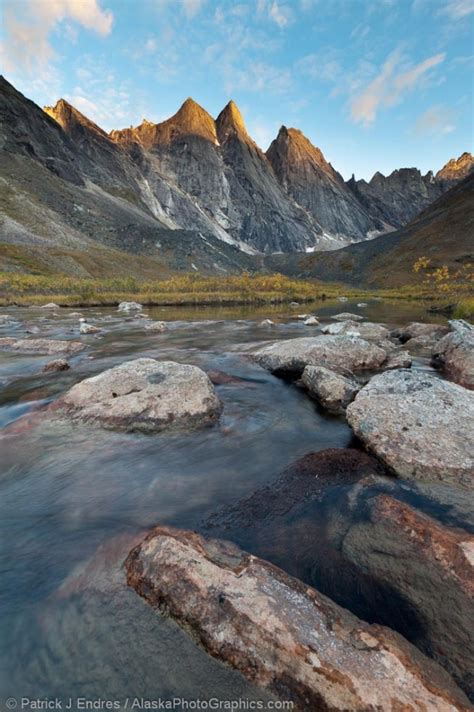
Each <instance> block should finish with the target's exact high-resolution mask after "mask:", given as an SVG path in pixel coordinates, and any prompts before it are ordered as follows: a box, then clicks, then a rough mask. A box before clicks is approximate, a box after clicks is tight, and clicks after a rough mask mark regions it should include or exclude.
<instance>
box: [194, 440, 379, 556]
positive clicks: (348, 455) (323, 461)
mask: <svg viewBox="0 0 474 712" xmlns="http://www.w3.org/2000/svg"><path fill="white" fill-rule="evenodd" d="M384 474H385V469H384V467H383V466H382V465H381V463H380V462H378V460H376V459H375V458H374V457H371V456H370V455H368V454H367V453H365V452H363V451H362V450H356V449H355V448H328V449H326V450H319V451H318V452H310V453H308V454H307V455H304V457H300V458H299V459H298V460H296V461H295V462H292V463H291V464H290V465H289V466H288V467H287V468H285V470H284V471H283V472H282V473H281V475H280V476H279V477H278V478H277V479H276V480H275V481H273V482H272V483H271V484H269V485H266V486H265V487H261V488H260V489H258V490H256V491H255V492H253V493H252V494H251V495H250V496H249V497H245V498H244V499H242V500H240V501H239V502H237V503H236V504H232V505H227V506H226V507H224V508H223V509H221V510H220V511H218V512H216V513H215V514H213V515H211V516H210V517H209V519H208V520H207V522H206V528H207V529H214V530H215V529H218V531H219V532H220V533H222V532H226V533H227V532H228V531H229V530H233V531H234V532H242V531H245V532H246V531H249V530H250V529H251V528H252V527H258V526H259V525H262V526H265V525H268V524H269V523H270V522H271V521H272V520H273V519H276V518H278V517H282V516H283V515H285V514H287V513H288V512H291V511H292V510H293V508H294V507H298V506H299V504H300V503H301V502H304V503H305V504H307V503H309V502H311V501H312V500H316V501H319V500H320V499H321V497H323V496H324V494H325V492H326V491H327V490H328V489H329V488H333V487H339V486H346V485H350V484H353V483H355V482H357V481H358V480H360V479H363V478H366V477H369V476H371V475H372V476H375V477H379V476H380V477H381V476H383V475H384ZM226 536H227V534H226ZM252 539H253V540H254V541H255V540H257V541H258V540H261V539H262V537H261V536H259V535H254V536H253V537H252ZM294 558H296V557H293V559H294Z"/></svg>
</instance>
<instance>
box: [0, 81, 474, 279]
mask: <svg viewBox="0 0 474 712" xmlns="http://www.w3.org/2000/svg"><path fill="white" fill-rule="evenodd" d="M0 122H1V125H0V128H1V134H0V142H1V147H2V153H1V166H0V181H1V183H2V187H3V190H2V192H1V195H0V209H1V214H0V269H1V268H2V267H3V268H7V269H39V270H41V271H43V270H44V269H51V270H54V271H64V272H67V273H71V274H77V275H83V276H85V275H87V274H88V273H91V270H92V272H93V271H94V265H95V263H96V261H94V259H91V255H92V253H94V251H96V252H97V251H100V253H101V259H100V260H99V262H101V264H102V265H103V266H104V269H105V267H106V265H107V260H108V259H109V260H110V267H111V271H113V264H115V263H117V265H118V264H119V263H120V265H123V264H126V262H127V261H126V260H124V257H123V254H122V253H123V252H126V253H128V254H130V255H138V256H140V255H142V256H143V255H146V256H147V260H148V261H147V274H148V273H149V271H150V270H151V268H152V267H154V268H156V269H158V270H162V271H163V270H165V271H166V270H169V269H173V270H174V269H178V270H189V269H193V270H198V271H205V272H207V273H215V272H217V273H225V272H236V271H237V272H238V271H241V270H242V269H259V268H260V267H261V264H262V256H261V253H263V254H266V255H268V254H272V253H279V252H282V253H292V252H310V251H314V250H317V251H321V250H334V249H337V248H339V247H341V246H344V245H347V244H348V243H351V242H355V241H359V240H365V239H366V238H368V237H373V236H374V235H375V234H377V233H378V232H384V231H389V230H392V229H393V227H394V226H399V225H402V224H405V222H406V221H407V220H409V219H411V218H412V217H413V214H414V213H415V212H416V211H417V209H418V206H420V207H424V206H425V205H427V204H429V203H430V202H431V201H432V200H434V199H435V198H436V197H438V196H439V195H440V194H441V192H442V191H443V190H444V189H445V188H446V187H449V186H451V185H454V184H455V183H456V181H457V176H458V175H459V176H463V175H465V174H466V173H467V172H469V170H471V169H472V163H473V161H472V156H470V154H463V156H461V157H460V158H459V159H458V160H457V161H450V162H449V163H448V164H447V166H445V167H444V168H443V169H442V170H441V171H440V172H439V173H438V174H437V176H436V177H435V178H433V176H432V175H431V174H428V176H424V177H422V176H421V175H420V173H419V172H418V171H417V170H416V169H403V170H401V171H395V172H394V173H393V174H392V175H391V176H389V177H388V178H384V177H383V176H381V175H379V174H377V175H376V176H374V178H373V179H372V180H371V181H370V183H365V182H364V181H357V182H356V181H354V180H353V181H349V183H347V184H346V183H345V182H344V180H343V179H342V177H341V176H340V175H339V174H338V173H337V172H336V171H335V170H334V169H333V168H332V166H331V165H330V163H328V162H327V161H326V160H325V158H324V156H323V154H322V153H321V151H320V150H319V149H317V148H315V147H314V146H313V145H312V144H311V143H310V142H309V141H308V139H306V138H305V136H304V135H303V134H302V133H301V132H300V131H298V130H296V129H286V128H285V127H282V129H281V130H280V133H279V135H278V137H277V139H276V140H275V141H274V142H273V143H272V145H271V147H270V149H269V151H268V152H267V154H266V155H265V154H264V153H263V152H262V151H261V150H260V148H259V147H258V146H257V145H256V144H255V142H254V141H253V140H252V138H251V137H250V136H249V134H248V132H247V129H246V127H245V123H244V121H243V118H242V116H241V114H240V112H239V110H238V108H237V106H236V105H235V104H234V102H232V101H231V102H229V104H228V105H227V106H226V107H225V108H224V109H223V111H222V112H221V113H220V114H219V116H218V117H217V119H216V120H214V119H213V118H212V116H210V114H208V113H207V112H206V111H205V109H203V108H202V107H201V106H199V104H197V103H196V102H195V101H193V100H192V99H187V100H186V101H185V102H184V104H183V105H182V107H181V108H180V109H179V111H178V112H177V113H176V114H175V115H174V116H172V117H171V118H170V119H168V120H167V121H164V122H162V123H159V124H154V123H152V122H150V121H144V122H143V123H142V124H141V125H140V126H137V127H135V128H129V129H124V130H120V131H118V130H117V131H112V132H111V133H110V134H107V133H106V132H105V131H103V130H102V129H101V128H100V127H99V126H97V125H96V124H94V123H93V122H92V121H90V120H89V119H88V118H87V117H85V116H84V115H83V114H81V112H79V111H78V110H77V109H75V108H74V107H73V106H71V105H70V104H68V103H67V102H66V101H64V100H60V101H58V102H57V104H56V105H55V106H54V107H46V108H45V110H44V111H43V110H41V109H40V108H39V107H38V106H36V105H35V104H34V103H33V102H31V101H29V100H28V99H26V98H25V97H24V96H22V95H21V94H20V93H19V92H18V91H17V90H16V89H15V88H14V87H13V86H12V85H11V84H9V83H8V82H7V81H6V80H5V79H3V78H0ZM119 253H120V255H119ZM259 255H260V256H259ZM119 256H120V259H119ZM130 259H131V261H130V269H131V270H132V269H133V266H132V263H133V259H132V258H130ZM117 260H118V261H117ZM150 260H151V261H150ZM136 267H137V271H138V273H141V271H142V268H143V265H142V263H140V261H138V263H137V265H136ZM148 268H149V269H148Z"/></svg>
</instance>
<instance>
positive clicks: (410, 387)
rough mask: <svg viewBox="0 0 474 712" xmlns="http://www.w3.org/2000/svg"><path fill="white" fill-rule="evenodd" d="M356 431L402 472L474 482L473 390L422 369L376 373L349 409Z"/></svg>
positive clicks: (388, 464)
mask: <svg viewBox="0 0 474 712" xmlns="http://www.w3.org/2000/svg"><path fill="white" fill-rule="evenodd" d="M347 420H348V422H349V425H350V426H351V427H352V429H353V430H354V432H355V434H356V435H357V436H358V437H359V438H360V439H361V440H362V442H363V443H364V444H365V445H366V446H367V448H368V449H369V450H370V451H372V452H373V453H375V454H376V455H377V457H379V458H380V459H381V460H382V461H383V462H384V463H385V464H386V465H387V467H389V468H390V469H391V470H393V471H394V472H395V473H396V474H397V475H399V476H400V477H410V478H411V477H412V478H415V479H417V478H419V479H433V480H445V481H447V482H452V483H453V484H455V485H464V486H468V487H473V486H474V394H473V393H471V392H470V391H467V390H466V389H465V388H462V387H461V386H457V385H455V384H453V383H448V382H447V381H442V380H441V379H439V378H437V377H436V376H434V375H429V374H426V373H422V372H419V371H407V370H402V369H399V370H396V371H386V372H385V373H382V374H380V375H378V376H374V378H372V379H371V380H370V381H369V383H368V384H367V385H366V386H365V387H364V388H362V390H361V391H359V393H358V394H357V396H356V398H355V400H354V402H353V403H351V404H350V405H349V407H348V408H347Z"/></svg>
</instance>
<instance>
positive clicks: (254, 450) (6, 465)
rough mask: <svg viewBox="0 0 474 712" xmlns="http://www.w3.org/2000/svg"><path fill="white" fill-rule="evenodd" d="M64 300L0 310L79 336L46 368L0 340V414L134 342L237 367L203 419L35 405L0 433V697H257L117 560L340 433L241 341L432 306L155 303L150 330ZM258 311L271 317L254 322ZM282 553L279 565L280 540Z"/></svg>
mask: <svg viewBox="0 0 474 712" xmlns="http://www.w3.org/2000/svg"><path fill="white" fill-rule="evenodd" d="M72 311H73V310H66V309H62V310H60V311H59V312H58V314H57V315H55V313H54V312H49V311H48V312H46V310H41V309H32V308H29V309H18V308H17V309H15V308H10V309H8V310H3V312H8V313H9V314H10V315H11V317H12V321H11V322H8V324H7V325H6V326H3V327H2V328H1V330H0V332H1V333H0V336H7V335H8V336H10V335H15V336H22V337H23V336H26V335H27V334H26V333H25V330H30V331H31V329H32V328H33V330H34V329H35V327H36V328H38V329H39V333H37V334H34V336H36V337H39V336H45V335H46V336H49V337H53V338H75V339H77V338H81V340H82V341H84V342H85V343H87V344H88V346H89V348H88V350H86V351H84V352H83V353H81V354H79V355H77V356H74V357H73V358H71V359H70V363H71V366H72V368H71V370H70V371H66V372H61V373H48V374H44V373H41V368H42V367H43V365H44V364H45V363H47V362H48V361H50V360H51V359H52V357H45V356H38V355H32V356H25V355H15V354H12V353H7V352H0V427H3V426H5V425H7V424H9V423H12V422H14V421H15V420H18V419H19V418H21V417H22V416H24V415H25V414H27V413H28V412H33V411H34V410H35V409H37V408H38V407H41V406H42V405H44V404H46V403H48V402H49V401H51V400H53V399H54V398H55V397H56V396H57V395H58V394H59V393H61V392H63V391H64V390H65V389H67V388H69V387H70V386H71V385H73V384H74V383H76V382H77V381H79V380H82V379H83V378H85V377H88V376H90V375H93V374H95V373H98V372H100V371H102V370H104V369H105V368H109V367H111V366H113V365H116V364H118V363H121V362H123V361H124V360H128V359H132V358H136V357H138V356H150V357H154V358H159V359H172V360H175V361H179V362H183V363H192V364H196V365H198V366H201V367H202V368H204V369H206V370H211V369H212V370H221V371H224V372H226V373H228V374H231V375H233V376H238V377H239V378H240V379H242V380H241V381H240V382H239V383H237V384H235V383H233V384H228V385H223V386H217V391H218V394H219V396H220V398H221V399H222V401H223V403H224V413H223V416H222V419H221V422H220V424H219V425H217V426H215V427H213V428H210V429H207V430H204V431H197V432H191V433H180V434H167V433H162V434H159V435H154V436H146V435H139V434H123V433H113V432H111V431H105V430H101V429H99V428H93V427H87V426H78V425H75V426H72V425H68V424H58V423H55V424H51V423H48V422H47V421H46V419H45V418H42V419H41V420H40V422H39V424H37V425H35V426H34V427H32V428H25V429H24V431H23V432H21V433H19V434H16V435H12V434H8V431H4V433H3V435H2V434H1V432H0V449H1V458H0V547H1V549H0V556H1V560H0V570H1V576H2V589H3V595H2V619H1V621H2V622H1V629H0V665H1V669H0V673H1V689H0V697H8V696H10V695H12V696H14V697H20V696H47V697H52V696H59V697H61V698H67V697H69V696H75V695H82V696H85V697H88V696H89V697H91V696H98V697H102V698H107V699H120V700H123V699H124V698H125V697H126V696H143V697H145V698H148V699H150V698H152V697H158V696H161V697H166V698H171V697H174V696H177V695H179V696H185V697H186V696H187V697H189V698H195V697H199V696H201V697H210V696H217V697H220V698H223V699H225V698H236V697H238V696H239V695H241V696H244V697H252V698H255V697H260V698H261V699H264V698H265V695H263V694H262V693H260V692H257V691H255V690H254V689H253V688H252V686H251V685H249V684H248V683H247V682H246V681H244V680H243V678H242V677H241V676H240V675H239V674H237V673H235V672H233V671H231V670H229V669H227V668H224V667H223V666H222V665H221V664H220V663H218V662H216V661H214V660H212V659H210V658H209V657H208V656H207V655H205V654H204V653H203V652H202V651H201V650H200V649H199V648H197V647H196V646H195V645H194V643H193V642H192V641H191V640H190V639H189V638H188V636H187V635H186V634H184V633H183V632H182V631H181V630H180V629H179V628H177V626H176V625H174V624H173V623H172V622H170V621H169V620H166V619H164V618H162V617H160V616H157V615H156V614H155V613H154V612H153V611H152V610H151V609H150V608H149V607H148V606H147V605H146V604H144V603H143V602H142V600H141V599H140V598H139V597H138V596H137V595H136V594H135V593H134V592H132V591H129V590H128V589H127V588H126V586H125V583H124V579H123V574H122V572H121V564H122V562H123V560H124V558H125V557H126V555H127V553H128V551H129V550H130V548H131V547H132V546H133V544H134V542H136V541H138V539H139V537H140V534H141V533H142V532H143V531H145V530H147V529H149V528H150V527H152V526H153V525H155V524H157V523H168V524H173V525H176V526H180V527H186V528H198V529H199V527H200V526H201V522H203V521H204V520H205V519H206V517H207V516H208V515H209V514H210V513H211V512H213V511H215V510H216V509H218V508H219V507H222V506H224V505H226V504H229V503H233V502H236V501H238V500H239V499H241V498H242V497H244V496H245V495H247V494H250V493H251V492H253V491H254V490H255V489H257V488H259V487H261V486H262V485H264V484H266V483H268V482H271V481H272V480H275V479H276V478H277V477H278V475H279V473H280V472H281V471H282V470H283V469H284V468H285V467H286V466H287V465H288V464H290V463H291V462H293V461H294V460H296V459H298V458H299V457H301V456H303V455H305V454H306V453H308V452H311V451H317V450H321V449H324V448H328V447H347V446H348V445H349V444H350V443H351V441H352V436H351V432H350V429H349V428H348V426H347V425H346V423H345V421H344V420H343V419H342V418H338V417H330V416H328V415H326V414H324V413H323V412H322V411H321V410H320V409H319V408H318V407H317V405H316V404H315V403H314V402H313V401H311V400H310V399H309V398H308V397H307V396H306V395H305V394H304V392H302V391H301V390H300V389H298V388H297V387H295V385H292V384H290V383H287V382H285V381H283V380H280V379H277V378H275V377H273V376H272V375H271V374H269V373H267V372H266V371H264V370H262V369H261V368H259V367H258V366H256V365H255V364H253V363H252V362H250V361H249V360H248V359H246V358H245V354H243V353H242V352H245V350H246V349H248V348H249V346H250V345H252V344H255V343H258V342H261V341H265V340H269V339H275V338H291V337H296V336H303V335H304V336H307V335H311V334H312V333H316V332H315V331H314V328H311V327H305V326H304V325H303V324H302V323H301V322H298V321H297V320H295V319H294V316H295V314H297V313H299V312H310V311H311V312H313V313H317V314H318V315H319V316H320V317H321V318H322V319H323V320H324V319H326V318H328V317H329V316H330V315H331V314H334V313H337V312H340V311H356V312H359V313H361V314H364V315H365V316H367V317H368V318H370V319H371V320H374V321H375V320H379V321H385V322H390V323H391V324H394V325H395V324H400V323H405V322H407V321H410V320H415V319H416V320H422V321H433V320H434V319H433V318H431V316H428V315H427V314H426V312H425V311H424V308H423V307H422V306H420V305H419V304H416V303H413V304H410V303H407V302H404V303H396V302H378V301H373V302H371V303H370V304H369V306H368V307H367V308H365V309H363V310H362V309H358V308H357V307H356V305H355V304H354V303H351V302H346V303H339V302H332V303H330V302H320V303H318V304H317V305H313V306H312V307H309V306H308V305H302V306H300V307H298V308H289V307H282V306H272V307H270V308H269V307H265V308H260V309H258V310H256V309H255V308H253V307H245V308H233V309H230V308H226V309H219V308H201V307H200V308H193V309H177V308H154V309H149V310H147V313H148V314H149V315H150V317H152V318H153V319H160V320H161V319H163V320H166V321H169V322H170V323H169V329H168V330H167V331H166V332H164V333H152V332H149V331H146V330H145V328H144V324H145V320H140V319H135V318H126V317H124V315H119V314H117V311H116V310H114V309H87V310H80V311H81V312H82V313H83V314H84V315H85V316H87V318H88V320H90V321H91V322H92V323H96V324H98V325H99V326H101V327H102V328H103V332H102V333H101V334H100V335H99V336H95V335H90V336H85V337H79V335H78V322H77V317H70V316H69V314H70V313H71V312H72ZM265 317H270V318H271V319H273V320H274V321H275V322H276V323H275V325H274V326H271V327H264V326H261V325H260V321H261V320H262V319H263V318H265ZM438 320H439V319H438ZM421 365H423V363H422V362H421ZM248 544H249V546H250V545H251V544H252V542H251V541H250V542H248ZM279 556H280V558H281V561H280V563H282V564H285V556H284V547H283V554H282V547H281V542H280V546H279ZM288 556H291V550H290V549H289V550H288ZM88 562H89V563H88ZM289 564H290V562H289V561H288V568H291V566H290V565H289ZM84 567H88V568H86V570H85V571H84Z"/></svg>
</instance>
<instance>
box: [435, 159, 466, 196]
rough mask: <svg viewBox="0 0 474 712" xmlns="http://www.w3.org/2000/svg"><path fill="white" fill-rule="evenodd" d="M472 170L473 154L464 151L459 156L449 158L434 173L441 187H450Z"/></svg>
mask: <svg viewBox="0 0 474 712" xmlns="http://www.w3.org/2000/svg"><path fill="white" fill-rule="evenodd" d="M473 171H474V156H472V154H470V153H468V152H467V151H465V152H464V153H462V154H461V155H460V156H459V158H451V160H450V161H448V162H447V163H446V165H444V166H443V167H442V168H441V170H439V171H438V172H437V174H436V180H437V181H438V183H440V185H442V186H443V188H445V189H447V188H450V187H452V186H453V185H454V184H455V183H457V182H459V181H460V180H462V179H463V178H466V176H468V175H469V174H470V173H472V172H473Z"/></svg>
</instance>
